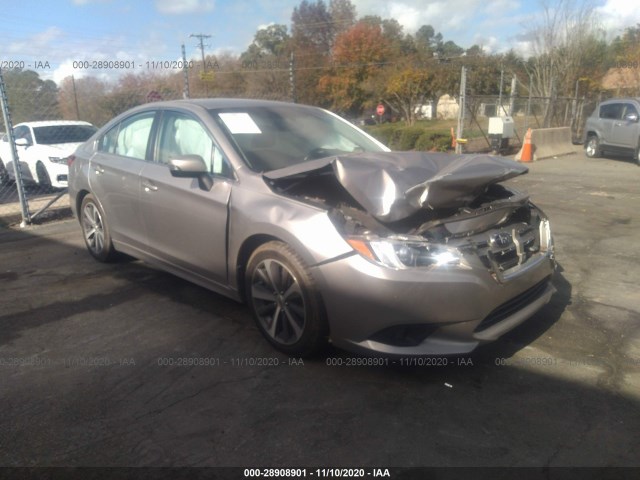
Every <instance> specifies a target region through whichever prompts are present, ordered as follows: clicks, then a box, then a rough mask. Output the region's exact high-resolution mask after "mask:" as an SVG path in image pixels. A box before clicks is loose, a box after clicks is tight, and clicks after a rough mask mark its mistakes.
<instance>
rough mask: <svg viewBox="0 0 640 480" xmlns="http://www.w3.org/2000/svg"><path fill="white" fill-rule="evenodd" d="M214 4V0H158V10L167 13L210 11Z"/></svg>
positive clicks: (179, 13)
mask: <svg viewBox="0 0 640 480" xmlns="http://www.w3.org/2000/svg"><path fill="white" fill-rule="evenodd" d="M214 6H215V2H214V0H156V8H157V9H158V11H159V12H160V13H164V14H167V15H182V14H185V13H202V12H210V11H211V10H213V8H214Z"/></svg>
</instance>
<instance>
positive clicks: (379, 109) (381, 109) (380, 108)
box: [376, 103, 384, 116]
mask: <svg viewBox="0 0 640 480" xmlns="http://www.w3.org/2000/svg"><path fill="white" fill-rule="evenodd" d="M376 113H377V114H378V115H379V116H382V115H384V105H383V104H381V103H379V104H378V106H377V107H376Z"/></svg>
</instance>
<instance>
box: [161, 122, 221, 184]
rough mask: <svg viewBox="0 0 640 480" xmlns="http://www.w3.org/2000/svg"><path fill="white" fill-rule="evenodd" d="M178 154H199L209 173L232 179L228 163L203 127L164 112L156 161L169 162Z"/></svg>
mask: <svg viewBox="0 0 640 480" xmlns="http://www.w3.org/2000/svg"><path fill="white" fill-rule="evenodd" d="M181 155H198V156H200V157H201V158H202V159H203V160H204V163H205V164H206V165H207V170H208V171H209V172H210V173H213V174H214V175H222V176H226V177H230V176H231V168H230V167H229V164H228V163H227V160H226V159H225V158H224V155H223V154H222V151H221V150H220V148H219V147H218V146H217V145H216V144H215V143H214V142H213V140H212V139H211V136H210V135H209V132H208V131H207V130H206V129H205V128H204V126H202V124H201V123H200V122H199V121H197V120H196V119H194V118H192V117H190V116H188V115H185V114H182V113H179V112H172V111H166V112H165V113H164V115H163V116H162V126H161V129H160V144H159V148H158V155H157V161H158V162H159V163H169V160H170V159H171V158H175V157H179V156H181Z"/></svg>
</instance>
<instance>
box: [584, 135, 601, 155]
mask: <svg viewBox="0 0 640 480" xmlns="http://www.w3.org/2000/svg"><path fill="white" fill-rule="evenodd" d="M585 153H586V154H587V157H589V158H598V157H599V156H600V141H599V140H598V137H597V136H596V135H590V136H589V138H587V146H586V148H585Z"/></svg>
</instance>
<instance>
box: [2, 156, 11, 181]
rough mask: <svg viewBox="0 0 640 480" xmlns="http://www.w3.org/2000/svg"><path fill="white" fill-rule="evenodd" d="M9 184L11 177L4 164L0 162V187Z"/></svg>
mask: <svg viewBox="0 0 640 480" xmlns="http://www.w3.org/2000/svg"><path fill="white" fill-rule="evenodd" d="M10 183H11V177H9V172H8V171H7V167H5V166H4V162H3V161H2V160H0V185H9V184H10Z"/></svg>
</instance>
